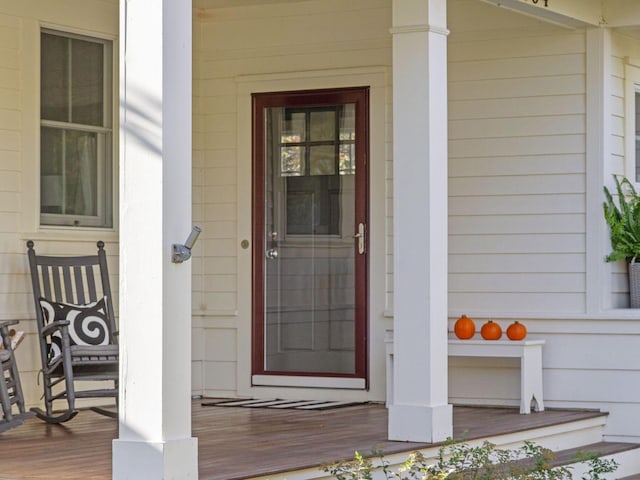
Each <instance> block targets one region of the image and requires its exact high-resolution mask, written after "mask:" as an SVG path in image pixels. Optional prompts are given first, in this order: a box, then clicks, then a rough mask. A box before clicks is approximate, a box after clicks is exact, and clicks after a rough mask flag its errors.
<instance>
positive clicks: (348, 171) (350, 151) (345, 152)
mask: <svg viewBox="0 0 640 480" xmlns="http://www.w3.org/2000/svg"><path fill="white" fill-rule="evenodd" d="M355 150H356V148H355V145H354V144H352V143H343V144H341V145H340V175H354V174H355V173H356V156H355Z"/></svg>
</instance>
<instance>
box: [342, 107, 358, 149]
mask: <svg viewBox="0 0 640 480" xmlns="http://www.w3.org/2000/svg"><path fill="white" fill-rule="evenodd" d="M339 121H340V140H355V139H356V106H355V104H353V103H349V104H346V105H343V106H342V108H341V109H340V119H339Z"/></svg>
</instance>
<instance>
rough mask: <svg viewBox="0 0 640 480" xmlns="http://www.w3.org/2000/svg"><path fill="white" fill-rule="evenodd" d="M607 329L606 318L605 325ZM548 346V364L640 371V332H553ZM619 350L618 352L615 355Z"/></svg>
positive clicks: (568, 368)
mask: <svg viewBox="0 0 640 480" xmlns="http://www.w3.org/2000/svg"><path fill="white" fill-rule="evenodd" d="M602 328H603V330H606V321H604V322H603V325H602ZM546 340H547V343H546V345H545V347H544V366H545V368H552V369H567V370H621V371H631V372H637V371H640V355H638V343H639V342H640V335H638V334H617V335H607V334H598V335H589V334H579V335H574V334H571V333H565V334H555V335H549V336H547V338H546ZM611 352H615V355H611Z"/></svg>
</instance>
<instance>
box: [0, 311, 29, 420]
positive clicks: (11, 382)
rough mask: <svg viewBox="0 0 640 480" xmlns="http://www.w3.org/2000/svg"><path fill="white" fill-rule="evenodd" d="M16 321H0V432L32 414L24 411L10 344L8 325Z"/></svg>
mask: <svg viewBox="0 0 640 480" xmlns="http://www.w3.org/2000/svg"><path fill="white" fill-rule="evenodd" d="M17 323H18V321H17V320H9V321H7V322H0V335H2V349H0V365H1V366H2V378H1V379H0V406H2V420H0V432H4V431H6V430H9V429H11V428H14V427H17V426H18V425H22V423H23V422H24V421H25V420H26V419H27V418H29V417H31V416H33V413H31V412H26V411H25V407H24V396H23V395H22V385H21V384H20V375H19V373H18V365H17V364H16V357H15V355H14V353H13V347H12V345H11V337H10V331H9V327H10V326H11V325H16V324H17ZM13 405H16V406H17V407H18V413H17V414H16V413H14V412H13V411H12V409H13Z"/></svg>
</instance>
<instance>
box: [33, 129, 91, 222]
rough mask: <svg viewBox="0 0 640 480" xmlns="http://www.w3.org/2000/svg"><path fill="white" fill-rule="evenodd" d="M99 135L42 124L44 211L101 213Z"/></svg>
mask: <svg viewBox="0 0 640 480" xmlns="http://www.w3.org/2000/svg"><path fill="white" fill-rule="evenodd" d="M97 136H98V135H97V134H96V133H91V132H79V131H73V130H62V129H54V128H47V127H43V128H42V131H41V152H40V158H41V167H40V168H41V175H42V177H41V183H40V198H41V211H42V213H54V214H63V215H82V216H95V215H97V206H98V201H97V198H98V197H97V196H98V188H97V185H98V171H97V164H98V141H97ZM102 143H104V142H102Z"/></svg>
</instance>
